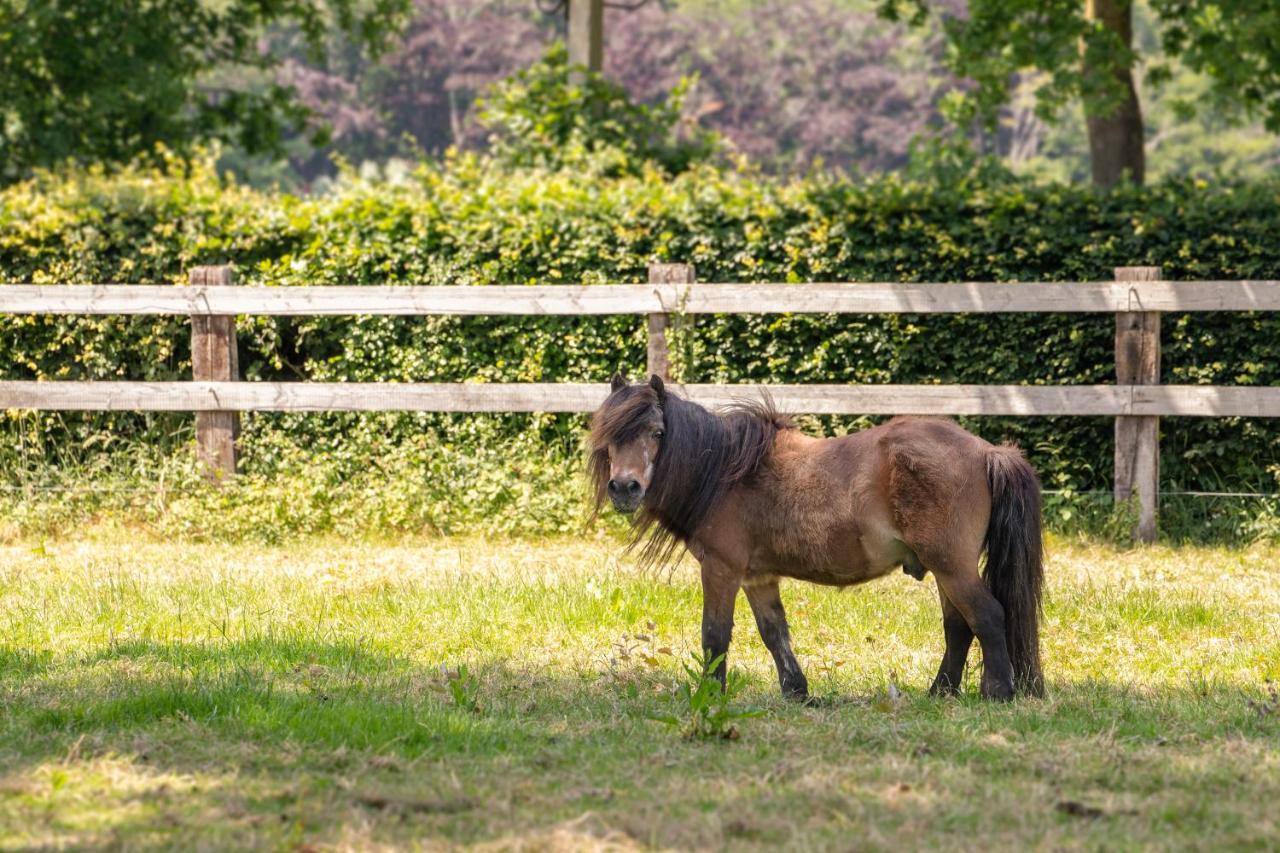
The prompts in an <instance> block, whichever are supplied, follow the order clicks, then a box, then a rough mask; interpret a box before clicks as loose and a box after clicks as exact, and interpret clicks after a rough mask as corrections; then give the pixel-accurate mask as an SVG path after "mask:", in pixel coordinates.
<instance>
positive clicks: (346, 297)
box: [0, 281, 1280, 316]
mask: <svg viewBox="0 0 1280 853" xmlns="http://www.w3.org/2000/svg"><path fill="white" fill-rule="evenodd" d="M1117 311H1165V312H1168V311H1280V281H1178V282H1172V281H1148V282H1112V281H1103V282H1048V283H1046V282H1040V283H1025V284H1010V283H992V282H971V283H965V284H890V283H877V282H867V283H840V284H610V285H538V286H524V285H490V286H476V287H466V286H454V285H448V286H444V285H442V286H439V287H420V286H412V287H411V286H404V287H399V286H374V285H371V286H368V287H351V286H333V287H235V288H218V287H181V286H168V285H123V284H106V285H29V284H6V285H0V314H170V315H184V316H186V315H227V314H261V315H275V316H307V315H321V314H352V315H355V314H387V315H411V316H412V315H430V314H458V315H469V314H477V315H480V314H485V315H532V316H540V315H595V314H659V313H660V314H680V313H688V314H734V313H739V314H777V313H826V312H831V313H847V314H877V313H898V312H905V313H921V314H933V313H961V312H972V313H1000V312H1011V313H1025V312H1093V313H1098V312H1101V313H1114V312H1117Z"/></svg>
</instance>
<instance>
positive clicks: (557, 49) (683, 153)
mask: <svg viewBox="0 0 1280 853" xmlns="http://www.w3.org/2000/svg"><path fill="white" fill-rule="evenodd" d="M569 70H570V69H569V55H568V51H567V50H566V49H565V46H564V43H563V42H556V43H554V44H553V45H552V46H551V48H550V49H549V50H548V51H547V54H546V56H545V57H544V58H543V60H542V61H541V62H537V63H535V64H534V65H532V66H531V67H529V68H528V69H526V70H524V71H521V72H519V73H517V74H515V75H514V76H512V77H510V78H508V79H506V80H503V81H501V82H500V83H497V84H495V85H494V86H493V87H492V89H491V91H490V92H489V94H488V95H487V97H485V98H484V100H483V101H482V103H481V109H480V114H479V118H480V123H481V124H482V125H483V126H484V127H485V128H486V129H487V130H488V131H489V146H490V153H491V154H492V155H493V157H494V158H495V159H496V160H497V161H498V162H499V163H502V164H504V165H506V166H508V167H515V168H530V167H538V168H550V169H563V168H569V167H573V168H580V167H582V168H586V169H587V170H589V171H591V172H593V173H598V174H602V175H611V176H612V175H620V174H634V173H637V172H638V171H639V170H641V169H642V168H644V167H645V166H646V165H650V164H652V165H655V166H657V167H658V168H661V169H663V170H664V171H666V172H668V173H675V172H682V171H684V170H686V169H688V168H689V167H690V166H692V165H693V164H694V163H699V162H704V161H706V160H708V159H710V158H711V157H712V155H713V154H714V153H715V151H716V149H717V147H718V143H717V140H716V136H715V134H713V133H710V132H709V131H706V130H703V129H702V128H700V127H699V126H698V124H697V122H695V121H684V120H683V119H682V111H683V106H684V98H685V95H686V94H687V93H688V91H689V86H690V81H689V80H688V79H685V80H682V81H681V82H680V84H679V85H677V86H676V88H675V89H674V90H672V92H671V93H670V94H669V95H668V96H667V97H666V99H665V100H663V101H662V102H660V103H658V104H655V105H652V106H649V105H645V104H637V103H635V102H633V101H632V100H631V98H630V97H629V96H628V95H627V92H626V90H625V89H623V88H622V87H621V86H619V85H618V84H617V83H612V82H610V81H609V80H607V79H605V78H604V77H603V76H601V75H600V74H598V73H591V72H588V71H587V70H586V69H579V73H578V76H579V77H580V78H581V80H580V82H571V81H570V79H569V76H570V75H569Z"/></svg>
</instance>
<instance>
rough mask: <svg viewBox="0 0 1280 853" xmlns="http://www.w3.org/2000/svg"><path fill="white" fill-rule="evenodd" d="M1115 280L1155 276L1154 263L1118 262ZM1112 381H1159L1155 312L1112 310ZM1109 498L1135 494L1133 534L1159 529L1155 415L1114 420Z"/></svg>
mask: <svg viewBox="0 0 1280 853" xmlns="http://www.w3.org/2000/svg"><path fill="white" fill-rule="evenodd" d="M1115 275H1116V280H1117V281H1121V282H1125V283H1131V282H1132V283H1135V284H1136V283H1138V282H1141V283H1144V284H1145V283H1146V282H1151V281H1159V280H1160V279H1161V270H1160V267H1119V268H1117V269H1116V271H1115ZM1116 382H1117V383H1119V384H1123V385H1143V386H1151V385H1158V384H1159V382H1160V312H1158V311H1146V310H1144V311H1120V312H1117V313H1116ZM1115 436H1116V447H1115V499H1116V501H1117V502H1120V501H1126V500H1129V499H1130V498H1132V497H1133V496H1135V495H1136V496H1137V499H1138V521H1137V524H1136V526H1135V527H1134V531H1133V536H1134V538H1135V539H1136V540H1137V541H1139V542H1154V541H1155V539H1156V534H1157V533H1158V532H1159V531H1158V529H1157V525H1156V513H1157V511H1158V509H1159V507H1158V501H1159V499H1160V418H1158V417H1156V416H1154V415H1136V416H1135V415H1125V416H1121V417H1118V418H1116V425H1115Z"/></svg>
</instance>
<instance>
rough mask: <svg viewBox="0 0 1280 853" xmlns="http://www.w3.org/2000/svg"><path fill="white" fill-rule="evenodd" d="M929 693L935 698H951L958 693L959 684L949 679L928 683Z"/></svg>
mask: <svg viewBox="0 0 1280 853" xmlns="http://www.w3.org/2000/svg"><path fill="white" fill-rule="evenodd" d="M929 695H930V696H932V697H933V698H935V699H953V698H955V697H956V696H959V695H960V685H958V684H952V683H951V682H950V681H935V682H933V684H931V685H929Z"/></svg>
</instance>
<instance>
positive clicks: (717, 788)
mask: <svg viewBox="0 0 1280 853" xmlns="http://www.w3.org/2000/svg"><path fill="white" fill-rule="evenodd" d="M671 670H672V671H673V670H674V666H673V667H671ZM671 675H672V672H671V671H665V670H664V671H661V672H655V671H637V672H629V673H624V674H623V676H624V677H623V678H622V679H621V680H618V679H617V678H615V677H614V676H612V675H607V674H605V673H604V671H603V667H602V668H601V671H599V672H585V673H572V672H563V671H555V670H546V669H536V670H535V669H531V668H530V669H522V668H518V667H512V666H509V665H507V664H505V663H503V662H489V663H487V664H483V665H479V666H476V667H475V668H474V671H473V674H472V676H471V677H473V678H474V684H473V685H471V691H472V694H473V695H474V698H475V702H476V705H477V707H475V708H470V707H466V706H459V704H457V702H456V701H455V698H454V697H453V695H452V694H451V693H450V692H449V691H448V690H447V689H445V685H444V677H443V676H442V674H441V673H440V671H439V670H437V669H433V668H431V667H427V666H423V665H421V664H418V663H416V662H414V661H410V660H407V659H405V658H401V657H396V656H392V655H386V654H383V653H380V652H379V651H377V650H376V649H375V648H371V647H369V646H366V645H362V644H359V643H348V642H319V641H312V640H305V639H295V638H287V637H285V638H279V637H264V638H258V639H252V640H248V641H244V642H208V643H155V642H147V641H131V642H125V643H119V644H116V645H114V646H112V647H111V648H108V649H104V650H101V651H98V652H95V653H92V654H88V655H75V656H58V655H56V654H51V653H41V654H31V653H27V652H23V651H21V650H15V649H0V776H3V775H4V774H6V773H7V774H19V775H20V774H23V773H25V772H27V771H28V770H29V769H30V768H33V767H37V766H39V765H42V764H44V763H46V762H49V761H59V760H61V759H63V758H64V757H66V756H67V755H68V754H69V753H71V754H74V755H76V756H77V757H79V758H84V757H86V756H89V757H91V756H93V755H104V756H116V757H122V758H125V759H127V760H129V761H131V762H143V763H144V764H145V766H146V767H147V768H151V769H153V770H155V771H160V772H176V773H186V774H195V775H198V776H204V777H212V778H223V779H227V778H230V779H236V778H252V779H256V780H258V783H259V786H260V790H259V793H258V794H255V795H254V796H255V798H256V799H255V800H254V804H253V805H252V807H251V809H250V810H251V811H253V810H255V809H256V810H258V811H260V812H265V811H274V812H279V813H281V814H285V813H286V812H288V811H289V809H293V810H295V811H296V810H297V809H300V808H302V806H299V805H298V802H299V801H302V800H305V799H306V797H307V796H312V797H313V800H314V803H318V804H320V805H316V806H315V809H316V810H317V811H316V814H314V815H313V816H312V817H310V818H308V820H309V821H310V823H309V824H308V826H310V827H311V829H310V830H308V831H314V832H320V833H321V835H325V834H326V833H327V837H333V833H334V832H336V831H337V829H335V827H341V826H343V825H344V821H347V822H349V821H351V820H353V818H352V817H351V815H352V814H353V812H352V811H351V810H352V809H356V810H359V809H363V810H364V812H368V813H371V814H374V815H375V816H376V815H383V814H388V813H395V814H396V815H397V817H396V820H398V821H402V822H403V821H404V820H406V819H408V818H406V817H405V815H407V814H411V815H412V816H413V819H414V820H419V821H421V822H423V825H424V826H427V827H434V829H433V831H437V832H439V833H443V836H444V837H447V838H449V839H450V840H458V839H463V840H484V839H493V838H499V837H502V836H503V835H504V833H505V834H508V835H509V834H510V833H511V832H512V831H513V827H516V828H517V831H519V832H524V831H526V830H530V829H531V828H532V829H546V828H547V827H552V826H555V825H558V824H559V823H562V822H563V821H565V820H568V819H571V818H572V817H573V816H574V815H579V814H583V813H585V812H587V811H593V812H599V813H601V814H606V813H607V814H609V815H610V816H611V817H610V820H611V821H612V823H611V825H612V826H613V827H615V828H616V827H617V826H623V827H624V828H625V829H626V832H627V833H628V834H629V835H631V836H633V837H634V838H635V840H637V841H639V842H641V843H645V844H647V843H659V844H661V845H669V844H674V845H676V846H684V845H693V846H705V845H716V844H720V843H724V842H725V841H726V840H727V839H728V838H729V837H730V836H732V835H733V832H737V831H738V830H733V831H732V832H731V831H730V830H732V829H733V827H732V826H729V824H728V823H726V824H725V826H726V827H728V828H727V829H724V830H723V832H721V831H720V830H716V832H720V834H716V833H711V834H708V833H710V832H711V831H710V830H708V829H707V826H708V824H707V814H708V813H717V810H725V809H727V810H728V811H727V812H726V813H727V814H728V813H732V814H735V815H737V814H741V815H746V816H748V817H744V818H742V821H741V826H739V830H741V832H742V833H745V835H743V837H744V838H750V837H755V838H756V840H758V841H768V842H770V843H775V842H776V843H783V842H786V841H787V840H788V838H789V836H788V835H787V831H789V830H787V829H786V827H787V826H788V825H789V823H788V822H789V821H790V820H791V818H792V816H793V813H798V814H806V815H810V818H811V819H813V820H819V818H821V819H822V820H826V818H823V817H822V815H825V814H827V813H828V812H830V810H832V809H837V810H838V809H841V808H848V802H849V798H850V797H854V798H855V800H856V799H857V798H858V797H861V798H862V799H861V800H857V801H858V802H859V803H861V805H860V806H859V808H879V807H880V806H883V805H884V804H883V803H879V798H881V797H882V795H883V791H882V790H881V788H882V787H884V789H885V790H888V788H887V787H886V786H888V785H889V784H890V781H891V780H893V779H898V778H900V777H902V778H910V779H912V780H919V781H912V782H911V784H913V785H917V786H919V785H926V784H930V782H929V780H930V779H933V778H935V777H937V776H939V774H941V776H942V777H943V778H950V779H956V780H961V781H966V780H967V783H972V782H973V779H974V778H975V777H974V775H973V774H974V773H975V772H979V771H976V770H975V768H980V772H981V774H984V775H986V776H987V777H989V778H991V779H996V780H1006V782H1005V783H1004V784H1008V785H1015V786H1016V785H1019V784H1021V785H1036V784H1040V781H1041V779H1042V777H1043V776H1044V775H1045V774H1046V773H1050V772H1051V773H1056V774H1060V777H1061V778H1060V779H1059V780H1057V781H1055V782H1054V785H1063V786H1066V787H1067V788H1068V789H1070V786H1072V785H1077V786H1079V787H1082V788H1087V787H1088V786H1093V787H1095V788H1096V787H1098V786H1099V785H1101V786H1103V788H1104V789H1105V788H1106V786H1112V785H1114V786H1115V787H1116V788H1117V789H1121V788H1122V787H1123V786H1129V787H1130V788H1132V787H1133V785H1134V784H1135V783H1134V781H1133V778H1132V775H1130V776H1126V775H1125V774H1126V773H1131V772H1132V771H1126V770H1124V769H1123V767H1121V766H1120V765H1119V764H1117V763H1116V762H1115V757H1116V756H1119V755H1128V754H1135V755H1136V754H1141V755H1143V756H1145V757H1144V758H1143V759H1142V760H1143V761H1145V762H1147V763H1148V764H1152V765H1153V766H1154V765H1157V764H1160V763H1161V762H1164V763H1166V764H1167V766H1165V767H1162V768H1160V769H1159V771H1158V772H1157V771H1156V770H1151V771H1150V773H1151V776H1152V778H1153V779H1156V778H1158V779H1159V780H1161V781H1160V783H1159V784H1161V785H1173V786H1175V787H1176V786H1182V787H1183V788H1185V789H1187V790H1188V791H1193V790H1194V789H1196V788H1197V786H1201V785H1204V784H1206V783H1205V781H1204V780H1205V779H1206V778H1209V779H1213V778H1217V777H1216V776H1214V775H1213V774H1229V773H1233V772H1235V771H1236V770H1237V769H1238V768H1237V766H1236V765H1238V764H1239V762H1240V761H1241V760H1242V759H1240V758H1238V757H1237V758H1235V759H1231V758H1228V757H1222V758H1213V757H1212V756H1213V755H1214V754H1215V752H1217V751H1218V750H1219V749H1221V748H1225V747H1226V746H1228V745H1232V744H1234V745H1235V746H1236V747H1238V746H1239V745H1240V744H1242V743H1243V744H1244V745H1245V747H1247V748H1248V749H1249V750H1256V749H1262V745H1264V744H1267V743H1272V742H1274V739H1275V738H1276V737H1277V736H1278V735H1280V712H1278V713H1277V714H1275V715H1274V716H1267V715H1264V714H1260V713H1258V712H1257V711H1256V710H1255V709H1254V708H1251V707H1250V706H1249V705H1248V703H1247V701H1246V700H1247V699H1249V698H1251V697H1253V696H1254V695H1255V694H1254V693H1251V692H1250V690H1251V688H1250V687H1248V686H1240V685H1209V684H1187V685H1185V686H1177V687H1163V688H1149V689H1138V688H1132V687H1126V686H1123V685H1116V684H1111V683H1108V682H1105V681H1096V682H1079V683H1068V684H1051V685H1050V688H1051V697H1050V698H1049V699H1048V700H1044V701H1037V700H1031V701H1018V702H1015V703H1013V704H1012V705H1008V706H994V705H990V704H988V703H985V702H983V701H981V700H979V699H978V698H977V697H974V696H972V695H966V696H964V697H962V698H961V699H959V700H934V699H930V698H928V697H926V696H924V695H923V689H917V688H911V687H909V688H907V690H906V693H905V695H904V696H901V697H898V698H895V699H889V698H888V697H884V696H879V695H846V696H843V697H838V701H835V702H833V703H830V704H829V705H827V706H825V707H818V708H805V707H800V706H798V705H795V704H792V703H787V702H784V701H783V700H781V699H780V698H779V697H778V696H777V695H776V687H775V686H774V685H773V684H772V683H770V682H766V681H764V680H763V679H758V678H755V679H749V680H748V684H747V688H746V690H745V692H744V695H743V697H742V701H743V702H744V703H747V704H756V705H759V706H763V707H764V709H765V710H766V712H767V713H766V715H765V716H764V717H761V718H758V719H752V720H748V721H745V722H744V723H743V724H742V726H741V728H742V740H741V742H737V743H730V742H724V741H719V742H705V743H697V742H689V741H685V740H682V739H681V738H679V737H678V736H677V735H676V734H674V733H673V732H671V731H670V730H668V729H666V728H664V727H663V726H661V725H659V724H658V723H656V722H653V721H652V720H651V719H649V717H650V715H651V714H652V713H654V712H655V711H658V710H664V709H670V705H669V702H670V700H669V699H666V698H664V694H663V693H662V692H661V691H660V688H661V687H662V685H663V683H664V680H665V681H667V682H669V679H670V676H671ZM1167 745H1168V746H1167ZM1166 746H1167V748H1168V749H1169V750H1170V751H1169V753H1168V754H1169V755H1170V756H1175V755H1176V756H1181V757H1180V758H1178V759H1177V760H1175V759H1174V758H1172V757H1171V758H1170V759H1169V760H1167V761H1166V760H1165V759H1164V758H1163V757H1162V756H1163V755H1164V753H1161V752H1160V750H1162V749H1166ZM1179 750H1181V752H1179ZM1206 755H1208V756H1210V758H1209V759H1206V758H1204V756H1206ZM1187 756H1193V757H1194V760H1191V759H1190V758H1187ZM1244 760H1245V761H1246V762H1247V761H1248V760H1251V759H1244ZM387 761H389V762H390V765H384V764H383V763H381V762H387ZM1205 761H1211V762H1217V763H1216V764H1214V765H1213V767H1212V768H1211V772H1210V771H1206V770H1204V768H1203V764H1204V762H1205ZM1233 761H1234V762H1235V764H1233V763H1232V762H1233ZM926 765H927V767H926ZM383 766H400V767H401V768H403V767H405V766H412V767H416V768H419V770H418V771H415V772H414V773H413V774H406V773H403V772H401V773H400V775H398V776H395V777H394V778H391V777H388V776H387V775H386V774H385V773H383V772H382V771H380V770H378V769H377V768H380V767H383ZM930 768H932V769H930ZM1045 768H1050V769H1048V770H1046V769H1045ZM1144 772H1145V771H1144ZM1206 773H1209V775H1208V776H1206ZM1073 774H1074V775H1073ZM450 777H452V778H454V779H459V778H460V779H461V780H462V781H461V782H460V783H458V784H457V786H455V787H456V788H457V791H458V792H460V793H455V794H449V795H448V796H444V795H441V794H439V793H438V790H439V785H438V780H439V779H441V778H450ZM1223 778H1226V777H1225V776H1224V777H1223ZM343 780H346V781H343ZM351 780H354V782H353V781H351ZM815 780H817V781H815ZM822 780H827V781H822ZM830 780H837V781H830ZM838 780H845V781H843V782H841V781H838ZM851 780H852V781H851ZM1018 780H1021V781H1018ZM1099 780H1101V781H1099ZM339 782H342V784H347V785H354V788H353V789H352V792H346V793H342V794H341V795H340V796H339V794H335V793H334V790H336V788H335V787H334V786H336V785H338V784H339ZM855 782H856V784H855ZM228 784H229V783H223V785H224V788H225V787H226V786H227V785H228ZM894 784H897V783H896V782H895V783H894ZM1140 784H1141V785H1146V786H1149V787H1150V786H1152V785H1154V783H1151V782H1147V781H1141V782H1140ZM815 785H823V786H835V787H833V788H832V789H831V790H826V788H823V790H822V791H821V792H820V793H813V792H812V791H809V788H811V787H813V786H815ZM868 785H870V786H871V787H870V788H868V787H867V786H868ZM841 786H843V788H842V787H841ZM1271 787H1273V788H1274V787H1276V786H1274V785H1273V786H1271ZM424 788H430V789H431V790H432V791H433V793H430V794H429V795H424V794H423V793H422V791H423V790H424ZM215 789H216V784H215V783H210V786H209V788H208V790H207V792H206V794H204V795H203V796H206V797H208V798H214V797H217V798H222V799H223V800H225V799H226V798H227V797H229V796H231V794H230V793H228V791H227V790H222V791H215ZM386 789H390V790H392V793H390V794H387V793H385V790H386ZM864 789H865V791H871V793H870V794H868V793H866V792H865V791H864ZM300 790H301V791H302V793H301V794H299V791H300ZM370 790H373V791H375V793H374V794H370ZM1153 790H1154V788H1153ZM344 791H345V789H344ZM797 791H799V792H806V791H809V792H808V793H803V803H804V805H803V806H797V802H799V801H798V800H796V799H795V798H796V797H797V796H801V795H800V794H797V793H796V792H797ZM850 791H852V792H853V793H850ZM858 791H863V793H858ZM308 792H310V794H308ZM884 796H888V795H884ZM894 796H896V795H894ZM968 797H969V794H963V795H961V794H960V793H955V794H947V795H945V797H944V799H943V802H945V803H946V804H947V806H946V807H947V808H949V809H953V810H955V811H956V813H957V814H968V812H966V811H964V810H965V809H967V808H969V806H968V805H966V804H965V802H966V798H968ZM286 800H287V801H288V803H289V804H291V805H288V806H284V805H281V803H283V802H285V801H286ZM953 800H954V802H953ZM522 802H523V803H526V805H523V806H521V805H518V804H519V803H522ZM495 804H497V805H495ZM513 804H516V805H513ZM877 804H879V805H877ZM1053 805H1054V803H1053V802H1052V801H1050V802H1048V804H1047V806H1045V805H1043V804H1042V807H1043V808H1045V809H1046V810H1047V812H1052V810H1053ZM498 806H502V808H505V809H506V810H507V811H506V812H505V813H504V814H505V817H503V818H502V819H497V818H493V817H492V815H491V814H489V812H490V811H491V810H492V809H493V808H497V807H498ZM973 808H978V806H976V805H975V806H973ZM797 809H800V811H799V812H796V810H797ZM344 810H345V811H344ZM664 810H665V811H664ZM364 812H361V813H364ZM668 813H670V814H674V815H675V816H676V817H675V818H673V822H672V823H670V826H667V825H664V824H662V823H661V820H660V819H661V818H664V817H665V816H667V815H668ZM762 815H764V816H768V815H774V817H770V818H768V819H766V818H765V817H761V816H762ZM751 816H754V817H751ZM810 818H806V819H810ZM148 819H150V818H148ZM957 819H959V818H957ZM966 819H967V818H966ZM975 819H977V818H975ZM1052 819H1053V820H1058V819H1059V818H1052ZM1061 819H1062V820H1065V819H1067V818H1061ZM130 820H133V818H128V817H124V816H122V817H120V818H119V820H118V821H117V822H116V826H117V828H120V827H125V829H124V830H121V831H134V830H137V831H141V830H140V829H139V828H138V827H141V826H142V825H143V824H142V823H138V824H137V826H136V827H134V829H128V827H129V826H130V824H129V821H130ZM141 820H142V818H138V821H141ZM733 820H738V818H733ZM904 820H905V818H904ZM357 822H358V821H357ZM397 825H399V824H397ZM717 825H718V824H717ZM824 825H825V824H824ZM734 826H737V824H734ZM325 827H327V829H325ZM255 831H256V830H255ZM388 831H390V830H388ZM396 831H399V830H396ZM646 833H647V834H646ZM752 833H754V834H755V835H754V836H752ZM236 838H237V840H238V842H243V843H249V841H251V840H253V839H256V838H258V836H252V835H249V836H245V835H241V836H236Z"/></svg>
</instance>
